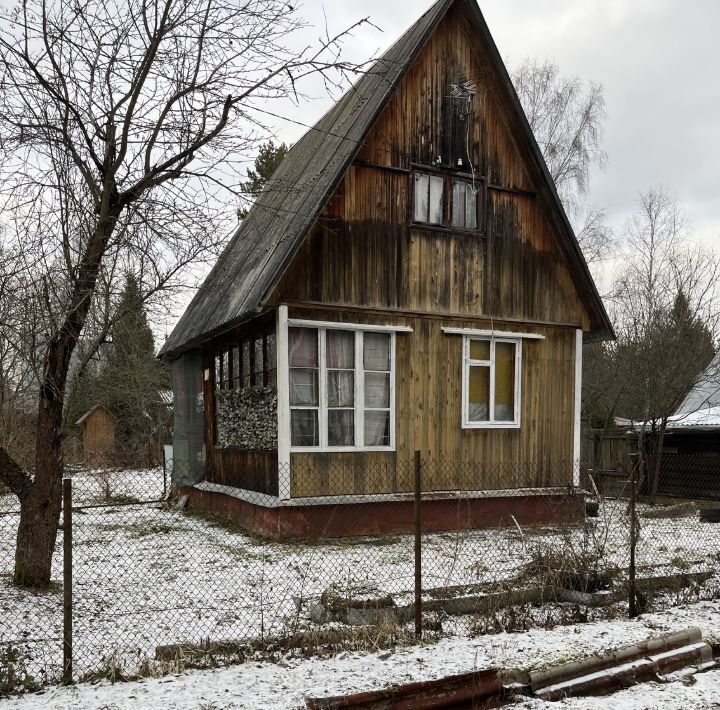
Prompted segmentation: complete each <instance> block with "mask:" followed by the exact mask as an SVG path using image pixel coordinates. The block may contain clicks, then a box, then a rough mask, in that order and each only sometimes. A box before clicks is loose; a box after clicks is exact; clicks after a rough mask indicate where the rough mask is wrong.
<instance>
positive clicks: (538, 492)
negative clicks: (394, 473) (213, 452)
mask: <svg viewBox="0 0 720 710" xmlns="http://www.w3.org/2000/svg"><path fill="white" fill-rule="evenodd" d="M192 488H194V489H195V490H198V491H206V492H208V493H221V494H222V495H226V496H230V497H231V498H237V499H238V500H242V501H245V502H246V503H252V504H253V505H257V506H261V507H263V508H286V507H287V508H292V507H296V506H310V505H351V504H357V503H386V502H388V503H394V502H398V503H401V502H404V501H405V502H407V501H412V500H413V499H414V494H413V493H366V494H362V493H360V494H351V495H336V496H317V497H302V498H289V499H285V500H283V499H281V498H276V497H275V496H271V495H268V494H267V493H256V492H255V491H249V490H246V489H245V488H235V487H234V486H226V485H223V484H220V483H211V482H209V481H200V482H199V483H195V484H194V485H193V486H192ZM563 494H564V495H568V494H571V495H575V494H577V492H576V493H570V492H569V491H568V488H567V486H565V487H560V486H552V487H547V488H504V489H503V488H501V489H496V490H488V491H432V492H424V493H423V503H431V502H432V501H436V500H465V499H468V498H521V497H529V496H544V495H563Z"/></svg>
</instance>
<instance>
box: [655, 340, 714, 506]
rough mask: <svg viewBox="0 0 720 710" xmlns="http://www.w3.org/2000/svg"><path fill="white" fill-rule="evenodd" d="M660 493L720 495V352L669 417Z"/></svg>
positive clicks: (703, 495)
mask: <svg viewBox="0 0 720 710" xmlns="http://www.w3.org/2000/svg"><path fill="white" fill-rule="evenodd" d="M658 493H660V494H661V495H675V496H682V497H690V498H693V497H697V498H720V353H718V354H717V355H716V356H715V357H714V358H713V360H712V362H711V363H710V364H709V365H708V367H707V369H706V370H705V372H704V374H703V376H702V377H701V378H700V379H699V381H698V383H697V384H696V385H695V387H693V388H692V389H691V390H690V392H688V394H687V396H686V397H685V399H684V400H683V402H682V404H681V405H680V406H679V407H678V409H677V411H676V412H675V414H673V416H671V417H670V418H669V419H668V424H667V430H666V432H665V439H664V442H663V452H662V458H661V459H660V478H659V482H658Z"/></svg>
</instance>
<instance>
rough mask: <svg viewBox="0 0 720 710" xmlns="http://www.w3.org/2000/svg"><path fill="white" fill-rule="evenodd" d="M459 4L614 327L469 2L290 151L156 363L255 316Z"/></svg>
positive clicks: (574, 264)
mask: <svg viewBox="0 0 720 710" xmlns="http://www.w3.org/2000/svg"><path fill="white" fill-rule="evenodd" d="M455 3H463V4H464V5H465V6H466V7H467V8H468V9H469V11H470V13H471V15H472V17H473V18H474V20H475V24H476V28H475V29H476V32H477V33H478V35H479V39H480V40H481V41H482V42H483V43H484V45H485V46H486V48H487V50H488V53H489V56H490V57H491V61H492V62H493V64H494V65H495V67H494V68H495V70H496V71H497V72H498V75H499V77H500V79H501V81H502V84H503V87H504V88H505V89H506V91H507V94H508V98H509V101H510V104H511V107H512V111H511V113H512V114H513V119H514V121H513V123H514V125H513V128H514V132H515V133H516V134H517V135H516V136H515V137H516V139H518V145H519V146H520V147H521V149H523V150H524V151H525V152H526V153H527V154H528V156H529V159H530V162H531V163H532V165H531V168H533V172H534V173H536V175H537V178H538V183H539V186H540V189H538V196H539V197H540V199H541V200H544V202H545V204H546V205H547V206H548V209H547V210H546V211H547V213H548V217H549V219H550V223H551V225H552V226H553V229H554V231H555V232H556V233H557V235H558V238H559V245H560V247H561V249H562V251H563V254H564V256H565V258H566V259H567V260H568V262H569V264H570V267H571V273H572V274H573V278H574V280H575V283H576V286H577V288H578V291H579V293H580V294H581V297H582V298H583V301H584V302H585V304H586V307H587V308H588V311H589V313H590V315H591V323H592V330H593V331H594V334H596V335H597V336H599V337H607V336H612V326H611V324H610V321H609V319H608V316H607V314H606V312H605V309H604V307H603V305H602V301H601V299H600V297H599V295H598V293H597V290H596V288H595V284H594V282H593V280H592V277H591V276H590V272H589V270H588V268H587V264H586V262H585V259H584V258H583V256H582V252H581V251H580V247H579V245H578V243H577V240H576V238H575V235H574V233H573V230H572V227H571V226H570V223H569V221H568V219H567V216H566V214H565V211H564V209H563V207H562V204H561V202H560V199H559V197H558V195H557V191H556V190H555V186H554V184H553V181H552V178H551V177H550V174H549V172H548V170H547V166H546V165H545V161H544V160H543V158H542V155H541V153H540V149H539V148H538V146H537V142H536V141H535V138H534V136H533V134H532V130H531V129H530V126H529V124H528V122H527V119H526V117H525V114H524V112H523V110H522V107H521V105H520V101H519V99H518V97H517V95H516V93H515V89H514V87H513V85H512V82H511V80H510V77H509V76H508V73H507V70H506V68H505V65H504V63H503V61H502V58H501V57H500V54H499V52H498V50H497V47H496V46H495V43H494V41H493V39H492V36H491V35H490V31H489V29H488V27H487V24H486V23H485V20H484V18H483V16H482V13H481V12H480V8H479V7H478V5H477V3H476V1H475V0H438V2H436V3H435V4H434V5H433V6H432V7H431V8H430V9H429V10H428V11H427V12H426V13H425V14H424V15H423V16H422V17H421V18H420V19H419V20H418V21H417V22H416V23H415V24H414V25H413V26H412V27H410V29H408V30H407V31H406V32H405V34H403V35H402V36H401V37H400V39H398V40H397V42H395V44H393V46H392V47H391V48H390V49H389V50H388V51H387V52H385V54H384V55H383V56H382V57H381V58H380V59H379V60H378V61H377V62H376V63H375V65H374V66H373V68H372V69H371V70H370V71H369V72H367V73H366V74H364V75H363V76H362V77H361V78H360V79H359V80H358V82H357V83H356V84H355V85H354V86H353V87H352V88H351V89H350V90H349V91H348V92H347V93H346V94H345V95H344V96H343V97H342V98H341V99H340V101H339V102H338V103H337V104H335V106H334V107H333V108H332V109H331V110H330V111H328V113H326V114H325V115H324V116H323V117H322V118H321V119H320V121H318V123H317V124H315V126H314V127H313V128H312V129H310V130H309V131H308V132H307V133H306V134H305V135H304V136H303V137H302V138H301V139H300V140H299V141H298V142H297V143H296V144H295V145H294V146H293V147H292V149H291V150H290V151H289V153H288V154H287V155H286V156H285V158H284V159H283V161H282V163H281V164H280V166H279V167H278V169H277V171H276V173H275V175H274V176H273V178H272V180H271V181H270V182H269V184H268V186H267V187H266V189H265V190H264V191H263V193H262V194H261V195H260V196H259V197H258V199H257V201H256V202H255V204H254V205H253V207H252V208H251V210H250V212H249V214H248V215H247V217H246V218H245V219H244V220H243V221H242V224H241V225H240V227H239V228H238V230H237V232H236V233H235V235H234V236H233V238H232V239H231V241H230V243H229V244H228V246H227V247H226V248H225V250H224V251H223V253H222V255H221V256H220V258H219V259H218V261H217V263H216V264H215V267H214V268H213V269H212V271H211V272H210V274H209V275H208V277H207V279H206V280H205V282H204V283H203V284H202V286H201V287H200V289H199V290H198V292H197V293H196V294H195V297H194V298H193V300H192V301H191V303H190V305H189V306H188V308H187V309H186V311H185V313H184V314H183V316H182V318H181V319H180V320H179V322H178V324H177V325H176V326H175V329H174V330H173V332H172V333H171V334H170V336H169V337H168V339H167V340H166V342H165V344H164V345H163V347H162V349H161V351H160V355H161V356H170V357H172V356H175V355H178V354H180V353H181V352H182V351H184V350H187V349H189V348H192V347H194V346H196V345H198V344H200V343H202V342H204V341H206V340H208V339H210V338H211V337H212V336H213V335H215V334H217V333H220V332H222V331H223V330H226V329H227V328H229V327H232V326H233V325H234V324H236V323H238V322H241V321H242V320H243V319H244V318H247V317H248V316H250V315H252V314H253V313H255V312H257V311H258V310H259V309H261V308H262V307H263V305H264V302H265V299H266V298H267V296H268V295H269V293H270V292H271V291H272V288H273V287H274V286H275V284H276V283H277V281H278V279H279V278H280V276H281V275H282V274H283V272H284V270H285V268H286V267H287V265H288V264H289V263H290V261H291V259H292V257H293V255H294V254H295V253H296V252H297V250H298V248H299V247H300V245H301V244H302V242H303V240H304V238H305V235H306V234H307V232H308V230H309V228H310V227H311V225H312V224H313V222H314V221H315V219H316V218H317V217H318V215H319V214H320V212H321V211H322V209H323V207H324V206H325V204H326V202H327V200H328V199H329V198H330V196H331V195H332V193H333V191H334V190H335V188H336V186H337V185H338V183H339V181H340V180H341V178H342V176H343V175H344V174H345V171H346V170H347V168H348V166H349V165H350V163H351V162H352V160H353V158H354V157H355V155H356V154H357V152H358V151H359V150H360V148H361V147H362V143H363V140H364V138H365V137H366V136H367V134H368V133H369V131H370V130H371V128H372V127H373V125H374V124H375V122H376V120H377V118H378V116H379V115H380V113H381V111H382V110H383V108H384V107H385V105H386V104H387V102H388V100H389V98H390V97H391V95H392V94H393V92H394V91H395V89H396V88H397V86H398V84H399V83H400V81H401V79H402V78H403V77H404V76H405V74H406V73H407V71H408V69H409V68H410V67H411V66H412V64H413V62H414V61H415V59H416V58H417V56H418V55H419V53H420V52H421V50H422V49H423V47H424V46H425V44H426V42H427V41H428V39H429V38H430V36H431V35H432V33H433V31H434V30H435V28H436V27H437V26H438V24H439V23H440V21H441V20H442V19H443V17H444V16H445V14H446V13H447V11H448V9H449V8H450V7H451V6H452V5H453V4H455Z"/></svg>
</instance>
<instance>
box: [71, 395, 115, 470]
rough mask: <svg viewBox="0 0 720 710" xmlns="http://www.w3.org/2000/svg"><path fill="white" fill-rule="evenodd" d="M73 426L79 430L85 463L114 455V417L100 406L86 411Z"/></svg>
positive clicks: (97, 405)
mask: <svg viewBox="0 0 720 710" xmlns="http://www.w3.org/2000/svg"><path fill="white" fill-rule="evenodd" d="M75 424H76V425H77V426H79V427H80V428H81V432H82V445H83V452H84V456H85V460H86V461H87V460H93V459H100V458H108V457H110V456H112V455H113V454H114V453H115V417H114V416H113V415H112V413H111V412H110V411H109V410H108V409H107V408H106V407H104V406H103V405H102V404H96V405H95V406H94V407H91V408H90V409H88V411H87V412H85V414H83V415H82V416H81V417H80V419H78V420H77V421H76V422H75Z"/></svg>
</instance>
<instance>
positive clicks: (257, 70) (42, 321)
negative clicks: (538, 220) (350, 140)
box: [0, 0, 358, 585]
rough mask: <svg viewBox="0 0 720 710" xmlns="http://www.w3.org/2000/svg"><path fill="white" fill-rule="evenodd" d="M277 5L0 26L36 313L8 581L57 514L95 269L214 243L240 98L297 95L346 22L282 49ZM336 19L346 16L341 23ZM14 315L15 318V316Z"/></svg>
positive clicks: (35, 551)
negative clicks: (33, 408)
mask: <svg viewBox="0 0 720 710" xmlns="http://www.w3.org/2000/svg"><path fill="white" fill-rule="evenodd" d="M302 26H303V25H302V21H301V19H300V18H299V17H298V15H297V12H296V11H295V10H294V9H293V8H292V7H291V6H289V5H287V4H286V3H285V2H281V1H279V0H249V1H248V2H244V3H239V4H238V3H234V2H231V0H120V1H119V2H115V3H106V2H103V1H101V0H80V1H79V2H64V1H63V0H50V1H49V2H46V1H45V0H27V2H23V3H22V4H20V3H18V4H16V5H15V6H14V7H13V8H12V9H11V10H10V11H8V12H5V13H4V14H3V16H2V19H1V21H0V210H2V213H1V216H2V219H3V220H5V221H6V222H7V224H8V226H9V234H10V241H9V246H8V250H9V252H10V253H11V254H12V259H13V263H14V264H15V265H16V266H17V267H18V268H19V269H21V270H23V271H24V274H25V277H24V280H23V282H22V289H21V290H20V291H18V292H16V293H15V295H14V296H13V299H14V301H13V302H14V303H15V304H16V307H17V308H22V309H23V310H26V309H29V310H31V311H32V312H33V313H35V314H36V315H37V328H36V330H35V334H36V335H35V337H36V341H37V342H36V358H35V359H36V370H37V383H38V387H39V397H38V404H37V425H36V427H37V428H36V432H35V463H34V471H33V472H32V473H31V472H30V471H28V470H26V469H24V468H22V467H21V466H19V465H18V464H17V462H15V461H14V460H13V459H12V458H11V457H10V456H9V455H8V453H7V452H6V451H5V450H4V449H0V480H1V481H3V482H4V483H5V484H6V485H7V486H8V487H9V488H10V490H11V491H13V493H15V494H16V495H17V496H18V497H19V499H20V504H21V514H20V522H19V527H18V537H17V548H16V557H15V575H14V579H15V582H16V583H18V584H23V585H42V584H46V583H47V582H48V581H49V579H50V567H51V559H52V553H53V549H54V545H55V539H56V534H57V524H58V517H59V512H60V505H61V503H60V499H61V479H62V471H63V462H62V439H63V436H64V434H63V428H62V422H63V406H64V401H65V390H66V385H67V378H68V372H69V369H70V365H71V362H72V359H73V355H74V352H75V348H76V344H77V342H78V340H79V338H80V337H81V333H82V332H83V328H84V327H85V325H86V323H87V320H88V314H89V313H91V311H92V309H93V308H96V307H99V304H98V298H99V297H101V295H102V289H99V288H98V286H99V284H102V282H103V279H104V280H106V281H107V282H108V283H111V282H112V279H113V278H114V276H113V269H114V268H115V266H114V265H115V264H123V263H125V264H129V265H131V269H130V270H131V271H132V272H134V273H135V274H136V275H137V274H138V272H140V280H141V282H142V283H143V284H144V285H145V287H146V288H145V289H144V290H146V291H147V290H149V289H152V288H160V287H162V286H163V285H164V286H167V285H169V284H171V283H173V281H176V280H177V279H178V275H179V274H181V273H182V272H183V267H184V266H185V265H187V264H188V263H192V262H193V261H194V260H195V259H196V258H197V257H198V256H199V255H201V254H202V253H204V248H205V246H206V245H207V244H213V243H215V244H216V243H217V237H216V235H217V234H218V233H219V232H221V231H222V226H223V224H224V222H223V220H224V219H225V220H226V219H227V216H228V215H227V209H226V202H225V200H224V199H222V194H221V192H222V190H224V189H230V190H236V187H237V185H238V183H239V174H238V170H237V161H239V160H240V158H241V156H243V155H245V154H247V152H248V151H249V150H250V149H252V148H253V147H254V146H255V145H256V143H257V141H258V140H259V139H261V138H264V137H265V136H266V135H267V133H266V131H265V129H264V126H262V125H260V124H259V123H258V122H257V121H256V120H255V119H254V118H253V113H252V109H253V107H254V105H255V103H256V102H259V101H262V102H264V103H265V104H266V103H267V101H271V100H275V99H282V98H284V97H286V96H288V95H293V96H296V97H297V96H298V95H299V94H298V91H299V86H300V85H301V84H300V82H301V81H302V80H303V79H304V78H305V77H308V76H310V75H318V74H319V75H321V76H322V77H323V78H324V79H325V81H326V83H329V84H333V85H334V84H337V83H338V82H341V81H344V79H345V77H346V75H347V74H348V73H350V72H353V71H356V70H357V69H358V67H357V66H356V65H350V64H347V63H344V62H342V61H341V60H340V58H339V51H340V47H341V42H342V40H343V39H344V38H345V37H346V36H347V34H348V32H349V30H346V31H344V32H341V33H339V34H338V35H336V36H330V35H329V34H327V35H326V36H325V37H324V38H323V39H321V40H320V41H319V43H317V44H313V45H308V46H306V47H305V48H304V49H301V50H300V51H291V49H290V48H289V46H288V44H289V43H290V41H291V38H292V37H294V36H296V33H297V32H298V31H299V30H301V29H302ZM350 29H352V28H350ZM16 320H17V319H16Z"/></svg>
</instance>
